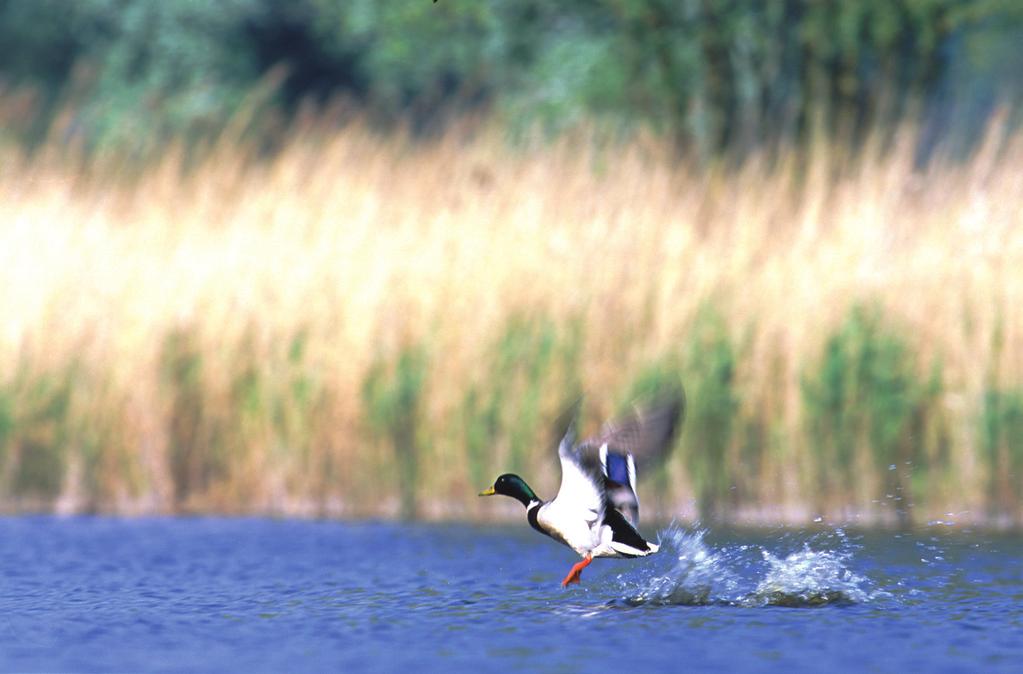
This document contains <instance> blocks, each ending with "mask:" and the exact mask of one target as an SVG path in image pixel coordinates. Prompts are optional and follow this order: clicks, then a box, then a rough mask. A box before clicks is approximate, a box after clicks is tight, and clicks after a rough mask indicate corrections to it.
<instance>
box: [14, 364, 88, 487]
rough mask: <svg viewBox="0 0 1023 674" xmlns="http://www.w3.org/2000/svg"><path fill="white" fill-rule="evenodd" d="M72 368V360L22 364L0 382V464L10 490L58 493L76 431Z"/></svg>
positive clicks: (73, 366) (74, 372) (73, 371)
mask: <svg viewBox="0 0 1023 674" xmlns="http://www.w3.org/2000/svg"><path fill="white" fill-rule="evenodd" d="M76 372H77V368H76V366H75V365H74V364H70V365H68V366H66V367H63V368H60V369H57V370H56V371H53V372H43V373H29V372H28V371H26V370H25V369H20V370H19V371H18V372H17V374H16V375H15V377H14V378H13V379H12V380H11V381H9V382H6V383H5V384H4V385H2V386H0V468H2V469H3V470H4V472H5V473H7V475H8V476H9V479H10V482H9V483H8V484H6V485H4V486H5V487H7V488H8V489H9V490H10V493H12V494H13V495H15V496H19V497H28V498H31V499H38V500H40V501H42V502H47V501H50V500H52V499H55V498H56V497H57V496H58V495H59V494H60V491H61V488H62V487H63V482H64V473H65V470H66V468H67V457H68V454H69V447H70V444H71V443H72V441H73V439H74V435H75V429H74V417H73V414H72V411H71V396H72V391H73V386H74V381H75V377H76ZM8 462H13V465H11V466H10V468H8Z"/></svg>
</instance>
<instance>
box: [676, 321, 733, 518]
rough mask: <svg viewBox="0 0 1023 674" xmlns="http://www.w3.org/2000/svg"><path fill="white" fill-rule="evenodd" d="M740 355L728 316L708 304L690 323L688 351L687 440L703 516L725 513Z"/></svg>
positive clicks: (713, 516)
mask: <svg viewBox="0 0 1023 674" xmlns="http://www.w3.org/2000/svg"><path fill="white" fill-rule="evenodd" d="M736 361H737V355H736V353H735V349H734V346H733V344H732V340H731V337H730V336H729V333H728V326H727V325H726V324H725V322H724V319H723V318H722V317H721V315H720V314H718V313H717V312H716V311H715V310H714V308H713V307H712V306H711V305H709V304H708V305H704V306H703V307H702V308H701V309H700V312H699V313H698V314H697V316H696V320H695V321H694V324H693V326H692V328H691V329H690V333H689V337H688V343H687V345H686V354H685V370H684V372H685V374H684V375H683V381H684V382H685V385H686V389H687V392H688V404H689V410H688V415H687V419H686V426H685V427H684V433H685V435H684V436H683V445H684V448H685V451H686V456H687V459H688V461H687V467H688V469H689V474H690V476H691V479H692V481H693V484H694V487H695V491H696V499H697V507H698V509H699V512H700V516H701V517H703V518H706V519H710V520H713V519H717V518H720V517H722V516H723V515H724V513H725V508H726V506H727V505H729V504H728V503H727V502H726V499H727V497H728V492H729V489H730V487H731V486H732V484H734V483H733V481H732V476H731V475H730V474H729V471H728V466H729V464H728V455H729V453H730V450H731V447H732V442H733V438H734V435H735V429H736V426H737V425H738V423H737V421H738V420H737V414H738V410H739V399H738V392H737V390H736V381H735V373H736V366H737V362H736Z"/></svg>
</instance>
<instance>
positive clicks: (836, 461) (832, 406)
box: [802, 305, 943, 518]
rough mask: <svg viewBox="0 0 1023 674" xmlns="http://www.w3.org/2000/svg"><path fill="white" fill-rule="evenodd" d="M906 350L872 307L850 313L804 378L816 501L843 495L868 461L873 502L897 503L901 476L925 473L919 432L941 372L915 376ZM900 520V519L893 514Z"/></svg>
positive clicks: (930, 414) (929, 413)
mask: <svg viewBox="0 0 1023 674" xmlns="http://www.w3.org/2000/svg"><path fill="white" fill-rule="evenodd" d="M916 360H917V359H916V357H915V354H914V353H913V350H912V347H911V346H910V344H909V343H907V342H906V341H905V339H904V338H903V337H902V336H901V334H899V333H897V332H895V331H894V330H892V329H890V328H889V327H888V326H886V325H885V323H884V321H883V319H882V315H881V312H880V310H879V309H878V308H877V307H867V306H863V305H857V306H854V307H853V309H852V311H851V312H850V314H849V317H848V318H847V319H846V321H845V322H844V323H843V324H842V325H841V326H840V327H839V328H838V330H837V331H836V332H835V334H833V335H832V336H831V337H830V338H829V339H828V340H827V342H826V343H825V345H824V350H823V353H822V354H821V360H820V362H819V363H818V364H817V366H816V368H815V370H811V371H809V372H807V373H805V374H804V376H803V382H802V394H803V396H802V398H803V408H804V413H805V418H806V423H807V432H808V434H809V436H810V442H811V446H812V448H813V450H814V453H815V456H816V463H817V474H818V485H817V486H818V488H819V489H820V490H821V493H822V494H828V493H832V494H839V493H848V490H849V489H850V488H851V487H853V486H854V485H856V484H857V483H858V482H859V469H860V468H867V466H866V465H863V464H862V463H860V462H859V461H858V460H857V458H858V457H859V456H860V452H862V451H866V452H868V453H869V456H870V459H871V462H872V463H873V466H872V467H873V469H874V474H875V475H881V476H885V477H884V479H883V480H882V483H881V485H880V488H881V490H882V493H881V494H879V496H882V497H886V498H887V497H889V496H891V497H892V498H904V497H905V496H908V495H909V494H903V486H904V482H905V474H906V472H907V469H909V470H911V471H912V472H913V473H914V474H922V473H923V472H926V471H927V470H928V465H927V464H928V456H929V454H928V452H927V448H926V447H924V446H923V445H924V439H925V436H926V434H925V433H923V432H922V431H923V430H924V427H925V426H926V425H927V423H928V420H929V418H931V417H933V416H934V415H935V412H934V411H933V409H932V408H933V407H934V406H935V405H936V403H937V401H938V399H939V397H940V394H941V391H942V387H943V384H942V377H941V370H940V368H939V367H937V366H935V368H934V369H932V371H931V375H930V377H929V378H927V379H922V378H921V377H920V376H919V375H918V374H917V369H916V368H917V364H916ZM899 509H900V510H899V514H900V517H902V518H905V517H906V516H907V515H906V513H905V510H904V509H903V508H902V506H901V505H900V506H899Z"/></svg>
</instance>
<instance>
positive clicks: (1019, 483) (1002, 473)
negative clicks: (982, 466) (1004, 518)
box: [980, 387, 1023, 512]
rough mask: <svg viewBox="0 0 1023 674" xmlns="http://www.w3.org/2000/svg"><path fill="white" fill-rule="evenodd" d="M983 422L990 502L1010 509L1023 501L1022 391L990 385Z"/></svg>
mask: <svg viewBox="0 0 1023 674" xmlns="http://www.w3.org/2000/svg"><path fill="white" fill-rule="evenodd" d="M980 421H981V423H980V440H981V442H980V445H981V448H982V451H983V456H984V459H985V461H986V463H987V470H988V480H989V485H990V486H989V490H988V498H989V499H990V504H991V506H992V507H997V508H1001V509H1003V510H1005V511H1006V512H1011V511H1012V509H1013V507H1014V506H1015V505H1016V504H1019V503H1020V501H1021V500H1023V390H1020V389H1009V390H1004V389H999V388H995V387H989V388H988V389H987V390H986V391H985V392H984V400H983V403H982V407H981V414H980Z"/></svg>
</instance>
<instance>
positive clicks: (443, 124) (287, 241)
mask: <svg viewBox="0 0 1023 674" xmlns="http://www.w3.org/2000/svg"><path fill="white" fill-rule="evenodd" d="M1021 34H1023V5H1021V4H1020V3H1015V2H1007V1H1005V0H972V1H971V0H858V1H857V2H840V1H838V0H778V1H777V2H760V1H757V0H691V1H686V2H672V1H669V0H586V1H584V0H565V1H564V2H549V1H547V0H493V1H488V2H479V1H478V0H439V1H438V2H436V3H433V2H430V1H429V0H296V1H294V2H286V3H285V2H277V1H275V0H223V1H222V2H215V3H212V2H199V1H193V0H181V1H178V2H171V3H159V2H156V1H155V0H79V1H77V2H66V1H64V0H37V1H35V2H30V1H28V0H0V43H2V44H3V45H4V47H5V49H4V53H3V55H0V203H3V205H4V208H3V209H0V287H2V288H4V292H3V293H0V316H3V321H2V328H3V329H2V330H0V507H3V508H7V509H13V510H16V509H25V508H59V509H61V510H64V511H91V510H109V511H117V512H210V511H215V512H274V513H277V512H287V513H301V514H335V515H341V516H371V515H393V514H395V513H401V514H402V515H404V516H406V517H440V516H459V517H471V516H478V515H479V512H480V511H479V509H478V504H477V503H476V501H475V500H474V499H473V498H472V495H473V494H474V493H475V492H476V490H478V489H479V487H481V486H483V485H486V484H488V483H489V481H490V480H492V479H493V476H494V474H495V473H496V472H501V471H505V470H512V471H518V472H522V473H523V474H530V475H536V476H538V477H537V478H536V480H537V482H536V484H537V485H538V487H539V488H540V490H541V491H544V492H546V491H549V490H550V489H551V488H552V486H553V484H554V481H555V480H556V471H555V470H554V466H555V465H556V464H555V463H554V459H553V454H552V448H553V446H554V445H555V444H556V442H557V439H558V438H557V437H556V436H557V435H558V432H560V431H561V430H563V424H562V423H560V422H558V421H555V420H557V419H559V415H560V414H561V413H562V412H563V411H564V410H565V409H566V407H569V406H570V405H571V404H572V403H573V402H574V401H575V400H577V399H578V398H579V397H580V396H581V395H585V396H586V398H585V400H586V402H585V404H584V405H583V407H582V410H583V413H584V414H583V416H584V417H585V419H584V424H583V425H584V427H585V426H586V425H587V424H592V423H593V420H594V418H596V417H598V416H599V417H601V418H603V417H605V416H606V415H608V414H610V413H612V411H613V410H615V409H620V408H621V407H622V406H624V405H625V404H628V403H629V402H631V401H632V400H634V399H636V398H644V397H649V396H650V395H652V394H653V392H655V391H659V390H666V389H673V388H674V387H676V386H678V385H679V384H680V383H681V384H684V385H685V389H686V392H687V397H688V404H689V407H688V419H687V423H686V425H685V427H684V430H683V433H682V437H681V439H680V441H679V445H678V447H677V448H676V451H675V452H674V454H673V455H672V458H671V459H669V460H668V461H667V462H666V464H665V465H663V466H656V467H654V468H653V469H652V470H651V471H650V472H649V474H648V475H647V476H646V477H647V479H648V480H649V483H648V486H646V487H644V488H646V489H649V488H650V487H651V486H652V487H653V489H654V491H655V493H656V495H657V501H656V503H657V504H658V507H659V509H660V510H661V512H662V514H665V515H671V514H675V513H677V512H679V508H680V507H681V508H686V507H688V505H689V504H695V508H694V509H693V510H687V512H693V511H695V513H696V515H697V516H700V517H704V518H708V519H712V518H724V517H746V518H754V519H756V518H760V521H768V520H774V521H776V520H779V519H790V520H798V519H801V518H804V519H805V518H806V517H807V516H808V514H809V513H821V514H824V515H829V516H830V515H834V516H837V517H848V518H855V517H861V516H862V517H863V518H866V519H867V520H870V521H875V520H883V521H886V522H892V523H901V524H907V523H909V522H910V521H917V522H919V521H927V519H928V518H932V517H934V516H936V515H940V514H943V513H945V512H948V511H955V512H960V513H975V514H976V513H987V514H988V515H989V516H990V517H991V518H992V519H997V520H998V521H1010V522H1017V523H1018V522H1021V521H1023V510H1021V504H1023V477H1021V473H1023V450H1021V449H1020V448H1021V447H1023V428H1021V424H1023V422H1021V421H1020V419H1021V418H1023V393H1021V391H1023V361H1020V359H1019V358H1018V356H1017V355H1016V354H1018V353H1023V337H1021V336H1023V318H1021V315H1020V312H1019V311H1018V310H1016V307H1018V306H1023V283H1020V280H1019V278H1020V273H1021V272H1020V271H1018V270H1020V269H1023V242H1021V236H1023V222H1021V220H1020V217H1021V213H1023V208H1021V205H1020V189H1019V176H1020V175H1023V135H1021V134H1020V133H1019V131H1018V123H1019V121H1020V109H1021V106H1020V105H1019V104H1020V102H1021V100H1023V85H1021V82H1023V80H1021V79H1020V78H1019V77H1018V73H1019V71H1020V69H1021V68H1023V56H1021V55H1023V50H1019V49H1018V44H1019V36H1020V35H1021ZM996 110H1004V111H1005V112H1004V114H1002V113H999V114H994V113H995V111H996ZM992 120H993V121H992ZM509 141H511V142H509ZM949 157H953V158H955V161H950V160H949ZM203 158H206V159H209V158H212V159H213V160H212V161H202V159H203ZM26 251H32V255H31V256H26V254H25V252H26ZM644 507H647V506H644ZM976 516H977V517H980V515H976Z"/></svg>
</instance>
